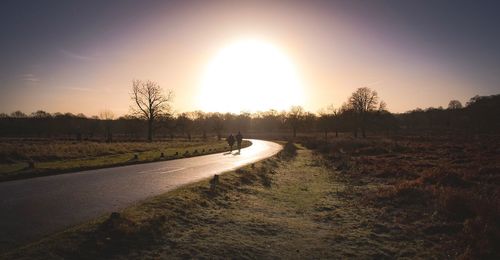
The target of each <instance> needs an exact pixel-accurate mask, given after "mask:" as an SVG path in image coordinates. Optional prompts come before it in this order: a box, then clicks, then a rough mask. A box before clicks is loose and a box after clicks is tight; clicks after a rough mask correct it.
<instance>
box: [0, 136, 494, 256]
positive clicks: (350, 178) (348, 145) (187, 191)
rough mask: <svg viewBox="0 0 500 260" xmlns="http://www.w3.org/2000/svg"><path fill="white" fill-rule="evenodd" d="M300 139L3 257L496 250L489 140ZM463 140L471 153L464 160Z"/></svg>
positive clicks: (407, 253)
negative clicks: (298, 143) (216, 175)
mask: <svg viewBox="0 0 500 260" xmlns="http://www.w3.org/2000/svg"><path fill="white" fill-rule="evenodd" d="M301 143H303V145H304V147H301V146H299V148H295V146H294V145H292V144H290V143H289V144H287V145H286V146H285V149H284V150H283V151H282V152H281V153H280V154H279V155H277V156H275V157H273V158H271V159H267V160H264V161H262V162H259V163H256V164H252V165H249V166H246V167H244V168H241V169H239V170H236V171H233V172H229V173H225V174H222V175H221V176H220V178H219V181H218V183H217V184H216V185H215V187H214V186H213V182H212V180H205V181H201V182H198V183H195V184H192V185H188V186H185V187H183V188H180V189H178V190H175V191H172V192H169V193H166V194H164V195H160V196H157V197H154V198H151V199H148V200H146V201H143V202H141V203H140V204H138V205H135V206H132V207H129V208H127V209H125V210H124V211H121V212H116V213H113V214H111V215H106V216H102V217H101V218H98V219H96V220H94V221H92V222H88V223H85V224H83V225H80V226H77V227H75V228H72V229H69V230H67V231H65V232H61V233H59V234H55V235H53V236H50V237H47V238H46V239H43V240H41V241H38V242H35V243H32V244H30V245H27V246H26V247H22V248H20V249H17V250H15V251H13V252H11V253H9V254H8V255H7V256H8V257H15V258H21V259H24V258H26V259H28V258H31V257H35V258H39V257H41V256H46V255H47V256H49V257H50V258H71V257H75V256H78V257H83V258H109V259H121V258H186V257H200V258H213V257H221V258H223V257H224V256H228V255H232V256H239V257H244V258H337V257H345V258H366V257H368V258H399V257H403V258H404V257H418V258H439V259H453V258H464V259H484V258H487V259H495V258H497V257H498V256H499V250H498V248H500V247H499V245H498V241H500V240H499V238H498V235H499V223H498V219H499V217H500V215H499V213H500V212H499V207H498V206H499V205H498V195H499V194H498V191H499V185H500V183H499V176H500V175H499V172H498V169H499V166H500V165H499V164H498V162H499V160H498V156H499V153H498V146H497V145H495V144H494V143H493V142H486V143H481V142H472V141H471V142H456V140H450V139H449V138H424V139H421V138H414V137H408V138H400V139H398V141H397V142H396V141H394V140H389V139H385V138H384V139H381V138H371V139H368V140H355V139H351V138H342V139H337V140H333V141H332V142H331V143H329V144H328V145H325V144H324V143H323V142H322V141H318V140H312V139H308V140H302V141H301ZM430 144H432V145H430ZM306 147H310V149H308V148H306ZM464 149H465V150H467V151H469V152H472V153H473V154H476V155H477V156H473V157H468V156H465V157H464V156H463V154H462V151H463V150H464Z"/></svg>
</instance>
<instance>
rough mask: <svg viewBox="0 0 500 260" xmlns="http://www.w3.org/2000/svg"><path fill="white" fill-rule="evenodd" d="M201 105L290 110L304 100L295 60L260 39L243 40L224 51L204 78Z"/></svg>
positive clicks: (215, 108) (236, 109)
mask: <svg viewBox="0 0 500 260" xmlns="http://www.w3.org/2000/svg"><path fill="white" fill-rule="evenodd" d="M200 85H201V87H200V88H201V89H200V95H199V101H198V102H199V105H200V107H201V109H203V110H205V111H210V112H215V111H218V112H235V113H238V112H241V111H249V112H254V111H264V110H268V109H278V110H281V109H287V108H289V107H290V106H291V105H296V104H301V103H302V101H303V100H302V97H303V94H302V87H301V84H300V80H299V77H298V75H297V72H296V70H295V68H294V65H293V63H292V61H291V60H290V59H289V58H288V57H287V56H286V55H285V54H284V53H283V52H282V51H281V50H280V49H278V48H277V47H275V46H273V45H272V44H270V43H267V42H264V41H260V40H254V39H251V40H240V41H237V42H234V43H232V44H230V45H229V46H227V47H225V48H223V49H222V50H220V52H219V53H218V54H217V55H216V56H215V57H214V58H213V59H212V61H211V62H210V63H209V64H208V66H207V68H206V70H205V73H204V75H203V77H202V81H201V84H200Z"/></svg>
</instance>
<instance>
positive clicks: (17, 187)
mask: <svg viewBox="0 0 500 260" xmlns="http://www.w3.org/2000/svg"><path fill="white" fill-rule="evenodd" d="M250 141H252V145H251V146H250V147H247V148H244V149H242V150H241V154H236V153H235V152H233V153H232V154H229V153H219V154H212V155H206V156H199V157H192V158H186V159H179V160H172V161H165V162H155V163H147V164H138V165H130V166H123V167H115V168H107V169H100V170H90V171H82V172H77V173H68V174H61V175H54V176H48V177H39V178H33V179H26V180H18V181H10V182H4V183H0V251H1V249H2V248H6V247H10V246H12V245H15V244H19V243H24V242H27V241H29V240H33V239H37V238H40V237H42V236H44V235H46V234H50V233H53V232H56V231H58V230H62V229H64V228H67V227H69V226H71V225H74V224H77V223H80V222H83V221H86V220H89V219H92V218H95V217H97V216H100V215H102V214H104V213H109V212H112V211H116V210H119V209H122V208H124V207H125V206H127V205H130V204H131V203H133V202H137V201H139V200H142V199H145V198H147V197H150V196H153V195H157V194H161V193H164V192H165V191H169V190H172V189H174V188H176V187H178V186H180V185H183V184H186V183H190V182H195V181H198V180H200V179H204V178H207V177H210V176H212V175H214V174H217V173H221V172H224V171H228V170H233V169H235V168H238V167H240V166H242V165H245V164H248V163H252V162H255V161H258V160H261V159H263V158H267V157H270V156H272V155H274V154H276V153H277V152H278V151H279V150H280V149H281V146H280V145H279V144H276V143H273V142H267V141H262V140H250Z"/></svg>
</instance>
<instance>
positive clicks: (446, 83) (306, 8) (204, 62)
mask: <svg viewBox="0 0 500 260" xmlns="http://www.w3.org/2000/svg"><path fill="white" fill-rule="evenodd" d="M499 11H500V3H499V2H498V1H457V0H454V1H452V0H439V1H416V0H414V1H412V0H404V1H396V0H395V1H377V0H373V1H356V0H354V1H248V2H246V1H153V0H143V1H126V0H125V1H113V0H109V1H92V0H90V1H64V0H60V1H54V0H47V1H25V0H15V1H11V0H6V1H2V3H1V8H0V32H1V34H0V112H5V113H10V112H12V111H15V110H21V111H23V112H25V113H31V112H33V111H36V110H39V109H42V110H45V111H48V112H52V113H54V112H71V113H75V114H76V113H84V114H86V115H88V116H91V115H97V114H98V113H99V111H102V110H104V109H107V110H111V111H113V112H114V113H115V114H116V115H125V114H127V113H129V112H130V105H131V104H132V102H131V100H130V92H131V87H132V80H134V79H141V80H154V81H156V82H158V83H159V84H160V86H162V87H163V88H164V89H165V90H167V89H169V90H172V91H173V92H174V99H173V103H172V106H173V108H174V109H175V111H177V112H184V111H192V110H196V109H203V108H204V107H207V106H204V105H206V104H203V102H212V103H218V104H220V103H221V102H222V103H224V98H226V99H231V100H232V99H236V100H239V99H241V100H244V99H245V97H250V101H251V99H256V101H255V102H257V99H261V97H266V91H263V88H257V89H248V86H247V87H246V88H243V87H239V86H240V85H239V84H235V85H237V86H235V87H234V91H231V93H227V94H226V95H225V96H224V95H223V94H222V95H223V96H222V97H224V98H221V96H220V95H218V96H219V99H215V100H208V99H211V98H212V97H215V96H216V95H210V96H207V98H205V99H204V98H200V96H199V93H202V92H203V91H202V89H201V88H202V86H203V82H204V77H206V76H204V75H205V74H206V72H207V70H208V69H207V67H209V66H210V64H211V63H213V61H214V59H216V57H218V54H220V53H221V52H223V50H225V49H227V48H228V46H231V44H232V43H234V42H238V41H239V40H241V39H258V40H259V41H262V42H265V43H266V44H267V43H269V44H270V45H272V46H274V47H273V48H275V49H277V50H279V53H280V54H279V55H281V56H283V57H285V56H286V59H285V60H287V62H288V63H289V65H290V66H293V71H294V75H293V77H294V78H296V79H297V82H298V83H297V84H300V88H301V92H300V93H301V94H300V99H297V100H294V101H293V102H294V103H297V105H302V106H303V107H304V108H305V109H306V110H309V111H312V112H316V111H318V110H319V109H321V108H324V107H327V106H328V105H334V106H340V105H341V104H342V103H343V102H344V101H346V100H347V98H348V97H349V95H350V94H351V93H352V92H353V91H355V90H356V89H357V88H359V87H370V88H372V89H375V90H376V91H377V92H378V94H379V96H380V98H381V99H383V100H384V101H385V102H386V103H387V105H388V109H389V110H390V111H392V112H405V111H408V110H411V109H415V108H417V107H419V108H427V107H439V106H443V107H446V106H447V104H448V102H449V101H450V100H451V99H457V100H459V101H461V102H463V103H465V102H466V101H467V100H468V99H469V98H470V97H472V96H474V95H493V94H499V93H500V76H499V75H500V48H498V46H500V26H499V25H500V16H499V15H498V13H499ZM261 56H262V55H261ZM264 56H265V55H264ZM281 56H280V57H281ZM258 62H261V63H262V64H263V65H265V64H266V58H265V57H264V58H262V59H261V60H258V61H257V64H256V66H257V67H260V66H259V63H258ZM233 67H234V66H233ZM236 67H237V66H236ZM236 69H237V68H236ZM221 70H222V72H221ZM223 72H224V67H223V68H219V74H220V73H223ZM285 75H286V73H285ZM217 84H218V83H217V82H215V83H212V86H214V85H217ZM241 85H242V86H243V85H245V84H241ZM246 85H248V84H246ZM246 85H245V86H246ZM205 87H206V86H205ZM252 91H253V92H252ZM205 92H206V91H205ZM260 92H262V93H261V96H259V95H258V94H255V93H260ZM288 92H289V91H287V89H286V86H281V89H277V91H271V92H269V93H273V94H272V97H268V98H275V99H276V100H278V99H279V98H280V96H282V97H281V98H282V99H287V96H286V95H287V93H288ZM249 93H253V94H252V95H249ZM280 93H282V94H280ZM200 100H201V101H200ZM203 100H205V101H203ZM239 103H240V102H228V106H227V109H225V106H219V107H218V108H219V110H227V111H232V112H234V111H235V110H238V109H240V107H237V105H238V104H239ZM250 103H251V102H250ZM229 104H231V106H232V107H229ZM283 104H285V103H283ZM261 108H262V109H264V108H263V107H258V109H261ZM241 110H251V108H250V109H249V108H248V107H241ZM221 112H224V111H221Z"/></svg>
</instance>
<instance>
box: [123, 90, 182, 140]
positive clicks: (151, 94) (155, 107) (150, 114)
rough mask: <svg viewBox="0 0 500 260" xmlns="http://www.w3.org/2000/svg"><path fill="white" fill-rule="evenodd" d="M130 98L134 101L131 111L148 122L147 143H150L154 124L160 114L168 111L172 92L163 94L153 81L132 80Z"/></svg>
mask: <svg viewBox="0 0 500 260" xmlns="http://www.w3.org/2000/svg"><path fill="white" fill-rule="evenodd" d="M131 97H132V100H133V101H134V105H133V106H132V111H133V113H134V114H135V115H137V116H138V117H140V118H142V119H145V120H146V121H147V122H148V141H152V140H153V125H154V122H155V120H156V119H157V118H158V117H159V116H160V115H161V114H163V113H166V112H168V111H169V110H170V104H169V103H170V102H171V101H172V98H173V92H172V91H168V92H167V93H166V94H165V93H163V89H162V88H161V87H160V85H158V83H156V82H154V81H149V80H148V81H141V80H134V81H133V82H132V95H131Z"/></svg>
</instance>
